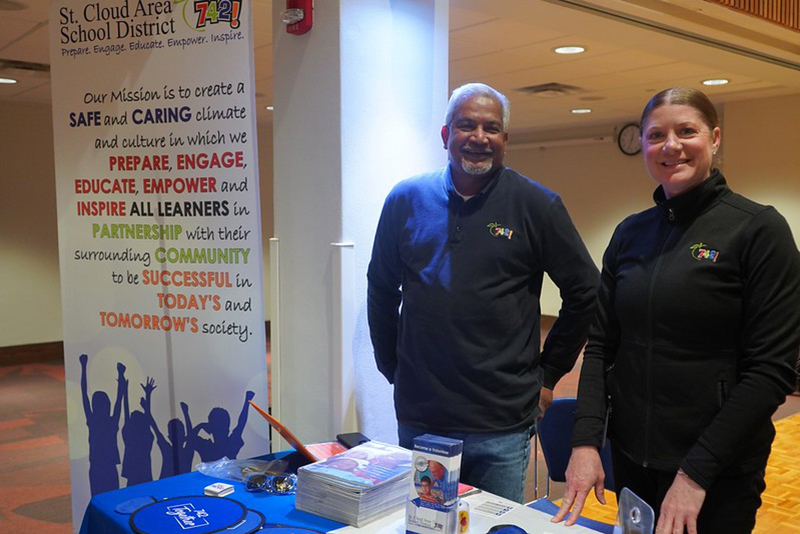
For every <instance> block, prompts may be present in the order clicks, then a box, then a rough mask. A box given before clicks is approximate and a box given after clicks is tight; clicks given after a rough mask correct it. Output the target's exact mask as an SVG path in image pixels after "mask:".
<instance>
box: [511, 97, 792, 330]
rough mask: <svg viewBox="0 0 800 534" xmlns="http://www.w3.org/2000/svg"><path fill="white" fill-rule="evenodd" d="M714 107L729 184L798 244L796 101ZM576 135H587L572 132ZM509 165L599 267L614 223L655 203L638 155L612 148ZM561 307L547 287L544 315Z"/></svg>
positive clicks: (518, 153)
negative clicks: (549, 196)
mask: <svg viewBox="0 0 800 534" xmlns="http://www.w3.org/2000/svg"><path fill="white" fill-rule="evenodd" d="M718 107H719V111H720V112H721V115H722V116H723V134H722V151H721V154H722V159H721V161H720V165H719V166H720V168H721V169H722V170H723V171H724V173H725V176H726V179H727V180H728V184H729V185H730V186H731V188H732V189H733V190H734V191H737V192H739V193H742V194H744V195H746V196H748V197H749V198H751V199H753V200H755V201H757V202H761V203H763V204H772V205H774V206H775V207H776V208H777V209H778V210H779V211H780V212H781V213H782V214H783V215H784V217H786V219H787V220H788V221H789V224H790V225H791V227H792V231H793V232H794V235H795V239H796V240H798V238H800V159H798V157H797V156H796V151H797V147H798V146H800V96H790V97H781V98H769V99H761V100H750V101H742V102H733V103H728V104H726V105H725V106H724V107H723V106H718ZM574 137H584V136H583V135H581V133H580V132H577V133H575V134H574ZM511 142H512V143H513V138H512V140H511ZM512 148H513V147H512ZM506 164H507V165H509V166H511V167H513V168H514V169H515V170H517V171H519V172H521V173H522V174H525V175H527V176H529V177H530V178H532V179H533V180H535V181H537V182H539V183H541V184H543V185H545V186H546V187H548V188H551V189H553V190H554V191H556V192H557V193H559V194H560V195H561V196H562V198H563V199H564V203H565V204H566V206H567V209H568V210H569V212H570V214H571V215H572V218H573V221H574V222H575V225H576V226H577V228H578V231H579V232H580V233H581V236H582V237H583V239H584V242H585V243H586V246H587V248H588V249H589V252H590V253H591V255H592V258H594V260H595V263H597V265H598V267H599V266H600V265H601V262H602V257H603V251H604V250H605V247H606V245H607V244H608V241H609V239H610V238H611V234H612V232H613V231H614V228H615V227H616V225H617V223H619V222H620V221H621V220H622V219H623V218H624V217H625V216H626V215H629V214H631V213H635V212H637V211H641V210H643V209H647V208H649V207H650V206H652V205H653V201H652V193H653V190H654V189H655V187H656V183H655V182H654V181H653V180H652V179H651V178H650V177H649V176H648V174H647V172H646V171H645V168H644V163H643V161H642V157H641V154H640V155H638V156H635V157H630V156H625V155H623V154H622V153H621V152H620V151H619V149H618V148H617V146H616V144H614V143H611V142H608V143H601V144H587V145H579V146H568V147H557V148H546V149H527V150H510V151H509V152H508V155H507V156H506ZM798 242H799V243H800V240H798ZM559 307H560V299H559V298H558V290H557V289H556V287H555V286H554V285H553V284H552V283H551V282H549V281H548V282H547V283H546V284H545V287H544V288H543V293H542V312H543V313H545V314H548V315H556V314H557V313H558V309H559Z"/></svg>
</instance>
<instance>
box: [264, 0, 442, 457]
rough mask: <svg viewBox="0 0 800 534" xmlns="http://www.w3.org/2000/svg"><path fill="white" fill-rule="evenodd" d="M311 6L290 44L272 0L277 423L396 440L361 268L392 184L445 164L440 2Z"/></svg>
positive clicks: (314, 435) (368, 0)
mask: <svg viewBox="0 0 800 534" xmlns="http://www.w3.org/2000/svg"><path fill="white" fill-rule="evenodd" d="M315 4H316V6H315V8H316V9H315V11H314V27H313V28H312V29H311V31H310V32H309V33H307V34H305V35H301V36H295V35H289V34H287V33H286V32H285V30H284V28H283V27H282V26H281V24H280V18H281V17H280V11H281V10H282V6H281V2H274V3H273V20H274V21H275V22H274V27H273V36H274V37H273V40H274V53H275V57H274V63H273V64H274V66H273V77H274V82H273V84H274V90H273V92H274V102H275V104H274V105H275V111H274V134H275V144H274V169H275V178H274V180H275V184H274V199H275V206H274V209H275V237H276V238H277V239H279V240H280V249H279V253H278V254H279V258H278V260H277V261H278V263H279V265H280V275H279V277H278V278H279V279H278V280H277V284H278V287H277V290H278V295H279V296H280V306H279V307H278V309H277V314H276V315H273V316H272V328H273V336H274V335H276V334H275V332H276V331H277V335H278V336H279V339H280V343H279V349H278V352H279V354H277V353H275V345H274V344H273V358H278V359H279V362H280V363H279V366H280V376H276V375H275V373H273V381H277V380H280V385H279V387H278V388H275V389H273V392H278V391H279V392H280V399H279V403H280V413H276V415H277V416H278V417H279V418H280V419H281V420H282V421H283V422H284V423H285V424H287V425H288V426H289V428H291V429H292V430H293V431H294V432H295V433H296V434H297V435H298V437H299V438H300V439H301V440H303V441H308V442H313V441H322V440H328V439H333V437H334V436H335V434H337V433H340V432H345V431H353V430H360V431H361V432H363V433H365V434H367V435H368V436H370V437H372V438H373V439H380V440H383V441H393V442H396V439H397V436H396V425H395V416H394V408H393V406H392V399H391V387H390V386H389V384H388V383H386V381H385V379H384V378H383V377H382V376H381V375H380V374H379V373H378V371H377V369H376V367H375V363H374V360H373V355H372V345H371V343H370V340H369V329H368V327H367V320H366V287H367V285H366V270H367V265H368V264H369V258H370V253H371V249H372V240H373V237H374V233H375V226H376V224H377V221H378V216H379V214H380V210H381V207H382V205H383V200H384V198H385V196H386V194H387V193H388V192H389V190H390V189H391V187H392V186H393V185H394V184H395V183H397V182H398V181H400V180H402V179H403V178H405V177H408V176H411V175H413V174H416V173H419V172H423V171H426V170H430V169H434V168H436V167H439V166H441V165H443V164H444V163H445V161H446V153H445V151H444V150H443V149H442V143H441V139H440V137H439V129H440V128H441V125H442V122H443V119H444V113H445V107H446V103H447V97H448V86H447V27H448V25H447V17H448V9H447V2H446V0H324V1H320V0H317V1H316V2H315ZM345 271H352V272H345ZM273 298H274V296H273Z"/></svg>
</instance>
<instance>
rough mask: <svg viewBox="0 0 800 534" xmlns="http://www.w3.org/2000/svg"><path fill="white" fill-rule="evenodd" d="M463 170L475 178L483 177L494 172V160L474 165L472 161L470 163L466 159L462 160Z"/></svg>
mask: <svg viewBox="0 0 800 534" xmlns="http://www.w3.org/2000/svg"><path fill="white" fill-rule="evenodd" d="M461 168H462V169H464V172H466V173H467V174H472V175H473V176H481V175H483V174H486V173H488V172H489V171H491V170H492V160H488V161H481V162H478V163H472V162H471V161H468V160H467V159H466V158H461Z"/></svg>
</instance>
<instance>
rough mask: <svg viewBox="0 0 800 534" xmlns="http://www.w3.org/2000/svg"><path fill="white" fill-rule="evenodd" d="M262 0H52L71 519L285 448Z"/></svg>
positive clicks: (51, 27) (52, 58)
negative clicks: (269, 223) (259, 44)
mask: <svg viewBox="0 0 800 534" xmlns="http://www.w3.org/2000/svg"><path fill="white" fill-rule="evenodd" d="M251 16H252V4H251V2H250V0H247V1H241V0H219V1H218V0H176V1H168V0H164V1H158V0H102V1H99V2H95V1H92V2H85V1H82V0H81V1H79V0H53V1H52V2H51V4H50V43H51V44H50V46H51V60H52V65H51V78H52V89H53V99H52V101H53V133H54V138H55V164H56V187H57V203H58V227H59V228H58V231H59V249H60V269H61V288H62V300H63V316H64V353H65V368H66V383H67V401H68V408H67V410H68V419H69V432H70V461H71V469H72V471H71V473H72V475H71V479H72V495H73V509H72V512H73V524H74V525H75V529H76V530H77V527H78V526H79V525H80V522H81V519H82V517H83V514H84V511H85V509H86V506H87V504H88V502H89V500H90V498H91V496H92V495H96V494H97V493H100V492H104V491H109V490H113V489H116V488H121V487H126V486H130V485H133V484H138V483H142V482H148V481H151V480H155V479H159V478H164V477H167V476H171V475H174V474H179V473H184V472H187V471H190V470H191V469H192V467H193V466H194V465H195V464H197V463H198V462H200V461H203V462H206V461H212V460H216V459H219V458H221V457H223V456H227V457H228V458H237V457H238V458H247V457H250V456H255V455H259V454H264V453H266V452H268V450H269V443H268V435H269V434H268V426H267V424H266V422H265V421H264V420H263V419H262V418H260V417H249V410H248V407H249V405H248V401H249V400H251V399H255V400H256V401H257V402H258V403H260V404H262V405H267V404H268V401H267V370H266V346H265V331H264V330H265V328H264V303H263V289H262V257H261V236H260V228H261V222H260V221H261V216H260V206H259V198H260V197H259V183H258V161H257V143H256V127H255V124H256V113H255V98H254V82H253V38H252V18H251Z"/></svg>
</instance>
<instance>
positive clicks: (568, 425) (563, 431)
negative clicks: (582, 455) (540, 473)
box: [534, 397, 615, 497]
mask: <svg viewBox="0 0 800 534" xmlns="http://www.w3.org/2000/svg"><path fill="white" fill-rule="evenodd" d="M576 405H577V399H576V398H575V397H560V398H557V399H554V400H553V404H552V405H551V406H550V407H549V408H548V409H547V411H546V412H545V415H544V417H543V418H542V420H541V421H539V423H538V424H537V425H536V433H537V435H538V440H539V443H541V445H542V454H544V460H545V463H546V464H547V472H548V478H549V479H550V480H553V481H556V482H566V476H565V475H566V471H567V465H568V464H569V457H570V454H572V427H573V425H574V424H575V407H576ZM600 459H601V460H602V462H603V470H604V471H605V474H606V478H605V482H604V485H605V488H606V489H609V490H611V491H615V486H614V472H613V470H612V469H611V443H610V442H609V440H606V443H605V446H604V447H603V449H602V450H601V451H600ZM534 466H535V468H538V462H536V461H534ZM535 470H536V469H535ZM548 489H549V485H548ZM537 497H538V495H537Z"/></svg>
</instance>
